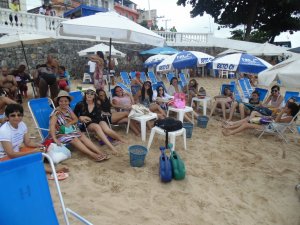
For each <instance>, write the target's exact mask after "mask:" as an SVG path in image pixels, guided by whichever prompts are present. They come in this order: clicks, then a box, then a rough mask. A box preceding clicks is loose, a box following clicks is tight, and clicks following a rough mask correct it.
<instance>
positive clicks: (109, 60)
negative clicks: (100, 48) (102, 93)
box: [107, 38, 111, 93]
mask: <svg viewBox="0 0 300 225" xmlns="http://www.w3.org/2000/svg"><path fill="white" fill-rule="evenodd" d="M110 62H111V38H109V58H108V74H107V76H108V91H109V92H108V93H110V76H109V75H110Z"/></svg>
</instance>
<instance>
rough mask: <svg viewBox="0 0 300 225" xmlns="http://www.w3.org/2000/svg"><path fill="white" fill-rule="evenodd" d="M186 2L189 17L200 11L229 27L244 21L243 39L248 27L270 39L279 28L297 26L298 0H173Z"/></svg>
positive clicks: (294, 28)
mask: <svg viewBox="0 0 300 225" xmlns="http://www.w3.org/2000/svg"><path fill="white" fill-rule="evenodd" d="M186 4H190V5H192V7H193V10H192V11H191V12H190V13H191V17H196V16H198V15H200V16H202V15H203V14H204V13H207V14H209V15H211V16H212V17H213V18H214V19H215V22H216V23H218V24H220V25H225V26H227V27H229V28H235V27H237V26H239V25H245V27H246V29H245V40H250V33H251V31H252V30H258V31H261V32H265V33H266V34H267V35H268V39H269V40H270V41H271V42H273V41H274V38H275V36H277V35H278V34H280V32H283V31H290V32H292V31H297V30H300V1H299V0H177V5H183V6H185V5H186Z"/></svg>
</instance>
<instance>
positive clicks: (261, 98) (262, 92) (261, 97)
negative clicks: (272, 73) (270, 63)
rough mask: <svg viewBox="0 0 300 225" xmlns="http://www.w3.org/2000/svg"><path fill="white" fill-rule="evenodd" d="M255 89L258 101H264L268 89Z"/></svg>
mask: <svg viewBox="0 0 300 225" xmlns="http://www.w3.org/2000/svg"><path fill="white" fill-rule="evenodd" d="M255 91H257V92H258V93H259V101H261V102H264V100H265V98H266V97H267V95H268V92H269V91H268V90H267V89H263V88H255Z"/></svg>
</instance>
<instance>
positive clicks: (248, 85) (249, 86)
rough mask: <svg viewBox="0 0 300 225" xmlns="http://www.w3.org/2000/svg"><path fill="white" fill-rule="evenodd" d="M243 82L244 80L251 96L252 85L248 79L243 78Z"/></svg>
mask: <svg viewBox="0 0 300 225" xmlns="http://www.w3.org/2000/svg"><path fill="white" fill-rule="evenodd" d="M244 82H245V84H246V87H247V90H248V93H249V95H250V96H251V94H252V92H253V87H252V85H251V83H250V79H248V78H244Z"/></svg>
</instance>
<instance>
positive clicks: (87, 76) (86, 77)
mask: <svg viewBox="0 0 300 225" xmlns="http://www.w3.org/2000/svg"><path fill="white" fill-rule="evenodd" d="M92 82H93V80H92V77H91V75H90V74H88V73H84V74H83V79H82V83H85V84H90V83H92Z"/></svg>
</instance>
